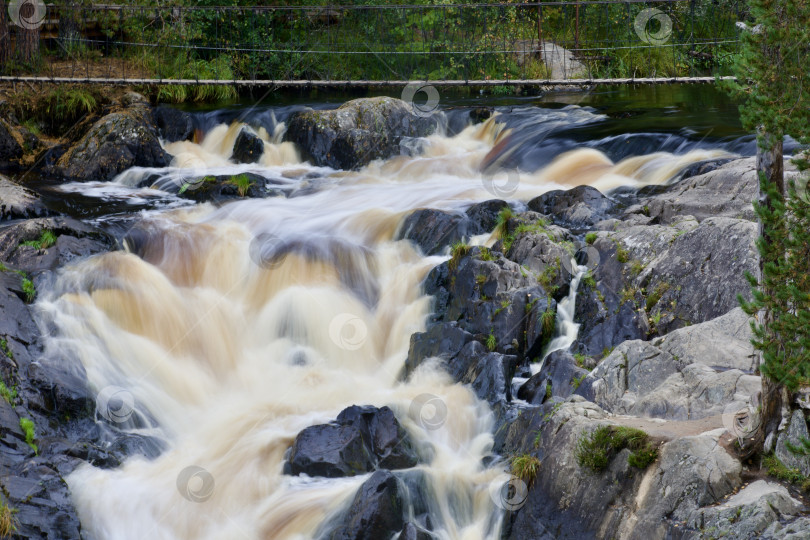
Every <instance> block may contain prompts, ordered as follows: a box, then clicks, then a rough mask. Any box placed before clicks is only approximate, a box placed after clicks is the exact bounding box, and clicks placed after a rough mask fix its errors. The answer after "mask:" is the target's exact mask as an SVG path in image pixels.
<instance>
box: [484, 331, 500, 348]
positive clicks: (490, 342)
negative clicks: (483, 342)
mask: <svg viewBox="0 0 810 540" xmlns="http://www.w3.org/2000/svg"><path fill="white" fill-rule="evenodd" d="M497 347H498V342H497V340H496V339H495V330H494V329H490V331H489V335H488V336H487V349H489V350H490V351H494V350H495V349H496V348H497Z"/></svg>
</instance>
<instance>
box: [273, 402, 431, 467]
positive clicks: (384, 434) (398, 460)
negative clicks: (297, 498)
mask: <svg viewBox="0 0 810 540" xmlns="http://www.w3.org/2000/svg"><path fill="white" fill-rule="evenodd" d="M416 462H417V457H416V454H415V452H414V451H413V449H412V447H411V443H410V438H409V437H408V435H407V433H406V432H405V430H404V429H403V428H402V426H400V424H399V422H398V421H397V419H396V418H395V417H394V413H393V412H392V411H391V409H389V408H388V407H382V408H380V409H378V408H376V407H370V406H368V407H358V406H356V405H355V406H352V407H349V408H347V409H344V410H343V411H342V412H341V413H340V415H338V417H337V420H336V422H335V423H334V424H321V425H317V426H310V427H308V428H306V429H304V430H303V431H301V433H299V434H298V436H297V437H296V438H295V442H294V443H293V446H292V450H291V452H290V456H289V460H288V464H287V466H286V467H285V472H287V473H288V474H292V475H298V474H302V473H303V474H307V475H309V476H325V477H328V478H335V477H341V476H355V475H358V474H363V473H367V472H370V471H373V470H375V469H377V468H388V469H404V468H409V467H413V466H414V465H416Z"/></svg>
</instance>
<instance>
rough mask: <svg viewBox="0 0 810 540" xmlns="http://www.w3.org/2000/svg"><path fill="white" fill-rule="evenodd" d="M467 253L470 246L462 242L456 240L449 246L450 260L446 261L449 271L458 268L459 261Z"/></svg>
mask: <svg viewBox="0 0 810 540" xmlns="http://www.w3.org/2000/svg"><path fill="white" fill-rule="evenodd" d="M468 253H470V246H468V245H467V244H465V243H464V242H456V243H455V244H453V245H452V246H450V262H448V263H447V267H448V268H449V270H450V271H451V272H453V271H455V269H456V268H458V263H459V262H461V259H463V258H464V257H466V256H467V254H468Z"/></svg>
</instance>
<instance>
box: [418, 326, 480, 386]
mask: <svg viewBox="0 0 810 540" xmlns="http://www.w3.org/2000/svg"><path fill="white" fill-rule="evenodd" d="M473 339H474V336H473V335H472V334H470V333H469V332H467V331H466V330H463V329H461V328H459V327H458V325H456V323H452V322H449V323H439V324H434V325H431V326H429V327H428V329H427V330H426V331H425V332H417V333H415V334H411V345H410V347H409V349H408V359H407V360H406V361H405V366H404V368H403V378H407V377H409V376H410V375H411V373H413V371H414V370H415V369H416V368H417V367H418V366H419V365H420V364H421V363H422V362H423V361H424V360H425V359H427V358H435V357H438V358H442V359H445V360H449V359H451V358H455V357H456V355H458V353H459V352H460V351H461V349H462V348H463V347H464V346H465V345H466V344H467V343H469V342H470V341H472V340H473Z"/></svg>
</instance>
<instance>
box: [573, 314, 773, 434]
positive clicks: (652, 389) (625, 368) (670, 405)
mask: <svg viewBox="0 0 810 540" xmlns="http://www.w3.org/2000/svg"><path fill="white" fill-rule="evenodd" d="M748 321H749V319H748V317H747V316H746V315H745V313H743V311H742V309H740V308H737V309H735V310H733V311H732V312H730V313H728V314H727V315H725V316H723V317H719V318H718V319H715V320H713V321H710V322H706V323H702V324H699V325H695V326H690V327H686V328H681V329H680V330H676V331H675V332H672V333H671V334H669V335H667V336H665V337H663V338H659V339H657V340H655V341H653V342H645V341H639V340H634V341H626V342H624V343H622V344H621V345H619V346H618V347H616V348H615V349H614V350H613V352H612V353H611V354H610V355H608V356H607V357H606V358H605V359H604V360H602V362H601V363H600V364H599V365H598V366H597V367H596V368H595V369H594V370H593V371H592V372H591V373H590V374H589V375H588V376H587V377H586V378H585V379H584V380H583V381H582V384H581V386H580V388H579V389H578V390H577V393H580V394H582V395H584V396H585V397H587V398H588V399H591V400H593V401H594V402H596V403H597V404H599V405H600V406H601V407H603V408H604V409H606V410H608V411H610V412H613V413H617V414H631V415H635V416H651V417H656V418H667V419H676V420H688V419H698V418H705V417H708V416H713V415H718V414H722V413H723V412H724V411H725V407H726V406H727V405H728V404H729V403H732V402H742V403H746V402H750V401H751V398H752V396H755V395H756V393H757V392H759V391H760V388H761V383H760V378H759V377H758V376H755V375H752V374H750V373H751V372H752V369H753V367H754V366H755V363H756V360H755V355H754V350H753V347H752V345H751V344H750V338H751V333H750V328H749V327H748Z"/></svg>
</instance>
